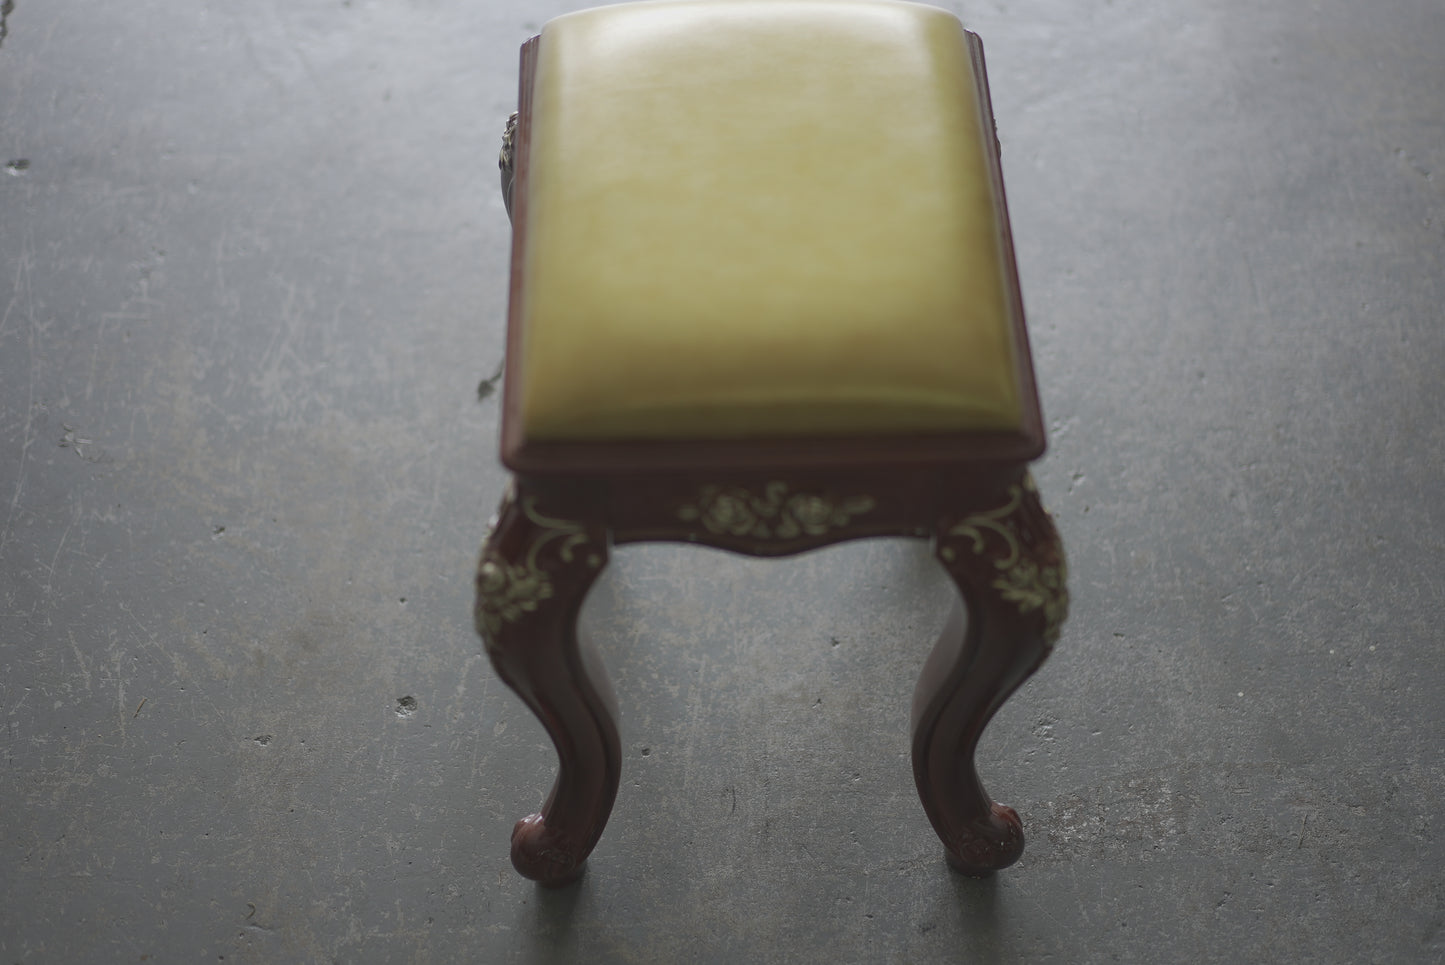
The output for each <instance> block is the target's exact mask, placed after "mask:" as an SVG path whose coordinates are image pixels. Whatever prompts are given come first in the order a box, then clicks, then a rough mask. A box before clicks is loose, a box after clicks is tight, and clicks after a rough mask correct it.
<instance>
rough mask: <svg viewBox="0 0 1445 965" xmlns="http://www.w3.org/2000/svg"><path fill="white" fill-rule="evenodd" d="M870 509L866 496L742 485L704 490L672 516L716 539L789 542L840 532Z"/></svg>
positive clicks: (781, 485)
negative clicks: (839, 496)
mask: <svg viewBox="0 0 1445 965" xmlns="http://www.w3.org/2000/svg"><path fill="white" fill-rule="evenodd" d="M874 505H875V502H874V500H873V497H871V496H849V497H846V498H843V499H833V498H831V497H828V496H823V495H819V494H816V493H790V492H789V486H788V484H787V483H785V482H769V483H766V484H765V485H764V486H763V487H762V491H761V492H754V491H753V490H751V489H748V488H747V487H744V486H730V487H729V486H717V485H707V486H703V487H702V489H701V490H699V492H698V495H697V499H696V500H695V501H694V502H691V503H687V504H685V505H684V506H682V507H681V508H680V509H678V511H677V517H678V519H681V520H682V521H683V522H687V523H694V522H695V523H701V524H702V526H703V528H704V529H706V530H707V531H708V532H710V533H715V534H717V535H719V536H742V537H749V538H751V539H762V540H772V539H775V540H789V539H797V538H799V537H803V536H822V535H823V534H825V533H827V532H828V531H829V530H834V529H841V528H842V527H844V526H847V525H848V524H849V523H850V522H852V520H853V517H855V516H861V515H863V514H864V513H867V512H870V511H871V510H872V509H873V507H874Z"/></svg>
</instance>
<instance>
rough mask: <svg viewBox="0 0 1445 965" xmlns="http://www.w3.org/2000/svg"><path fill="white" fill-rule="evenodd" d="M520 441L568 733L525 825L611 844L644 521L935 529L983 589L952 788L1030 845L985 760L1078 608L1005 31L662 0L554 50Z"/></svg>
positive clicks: (508, 138) (518, 539)
mask: <svg viewBox="0 0 1445 965" xmlns="http://www.w3.org/2000/svg"><path fill="white" fill-rule="evenodd" d="M503 144H504V147H503V155H502V180H503V190H504V194H505V196H506V199H507V205H508V211H509V213H510V214H511V216H512V220H513V247H512V264H511V285H510V302H509V312H508V334H507V359H506V371H505V381H504V388H503V403H502V442H501V449H502V461H503V463H504V464H505V465H506V466H507V467H508V468H509V469H510V470H511V471H512V473H513V483H512V486H511V488H510V489H509V491H508V493H507V494H506V496H505V497H504V498H503V500H502V504H501V508H500V509H499V511H498V515H497V517H496V518H495V519H494V521H493V524H492V528H491V531H490V532H489V534H488V536H487V539H486V544H485V546H484V548H483V551H482V557H481V563H480V565H479V567H478V571H477V596H476V622H477V628H478V630H479V632H480V633H481V635H482V637H483V639H484V640H485V643H486V648H487V653H488V655H489V657H490V658H491V661H492V664H493V666H494V667H495V669H496V671H497V673H498V674H499V676H500V677H501V678H502V679H503V680H504V681H505V682H506V683H507V685H508V686H509V687H511V688H512V690H514V691H515V692H516V693H517V694H518V695H519V696H520V697H521V698H522V700H523V701H525V702H526V704H527V706H528V707H529V708H531V710H532V711H533V712H534V713H535V714H536V715H537V718H538V719H539V720H540V721H541V722H542V724H543V725H544V726H545V728H546V730H547V733H548V735H549V736H550V737H551V739H552V741H553V743H554V745H555V747H556V750H557V755H558V758H559V768H558V773H557V778H556V782H555V784H554V785H553V787H552V790H551V792H550V793H549V794H548V795H547V798H546V801H545V803H544V804H543V805H542V809H541V811H540V812H539V813H537V814H533V815H531V816H529V817H525V818H523V819H522V820H521V821H519V822H518V823H517V825H516V828H515V830H514V831H513V835H512V862H513V864H514V865H515V866H516V868H517V870H518V871H519V872H521V873H522V874H523V875H525V876H527V877H528V878H532V879H534V880H537V881H539V882H542V883H543V884H547V885H564V884H567V883H569V882H571V881H574V880H576V878H577V877H578V876H580V875H581V873H582V869H583V862H584V861H585V859H586V858H587V856H588V854H590V853H591V851H592V850H593V848H594V847H595V846H596V844H597V842H598V839H599V838H600V837H601V835H602V831H603V827H604V826H605V824H606V822H607V818H608V816H609V814H610V813H611V810H612V805H613V802H614V800H615V798H616V794H617V788H618V784H619V781H620V778H621V769H622V751H621V742H620V739H619V735H618V726H617V709H616V701H615V698H614V696H613V692H612V688H611V685H610V684H609V683H608V680H607V676H606V673H605V671H604V670H603V667H602V663H601V661H600V659H599V658H598V656H597V653H596V651H595V650H594V648H593V647H592V646H591V644H590V643H589V641H588V639H587V636H586V633H585V628H582V627H579V626H578V613H579V611H580V609H581V606H582V601H583V598H584V597H585V596H586V594H587V591H588V589H589V587H590V586H591V585H592V584H593V582H594V581H595V580H596V579H597V577H598V575H599V574H600V573H601V572H602V570H603V568H604V567H605V566H606V565H607V560H608V555H609V552H610V550H611V547H613V546H615V545H620V544H624V543H633V542H641V541H658V540H669V541H681V542H688V543H696V544H700V545H707V546H714V547H720V548H723V549H728V550H732V551H735V552H739V553H745V554H750V555H754V556H786V555H789V554H794V553H799V552H802V551H805V550H811V549H815V548H817V547H821V546H826V545H829V544H832V543H837V542H840V541H843V540H850V539H858V538H863V537H877V536H900V537H910V538H917V539H926V540H929V541H930V542H931V544H932V546H933V550H934V554H935V555H936V557H937V559H938V560H939V562H940V563H941V564H942V565H943V567H944V569H945V570H946V571H947V573H948V574H949V576H950V577H951V578H952V582H953V583H954V584H955V585H956V587H957V589H958V598H957V600H956V602H955V605H954V607H953V612H952V615H951V617H950V619H949V620H948V622H947V624H946V626H945V627H944V629H943V631H942V634H941V635H940V637H939V640H938V643H937V645H936V646H935V647H934V649H933V651H932V653H931V654H930V656H929V657H928V659H927V661H926V662H925V665H924V667H923V670H922V674H921V676H920V678H919V681H918V685H917V689H916V691H915V694H914V699H913V709H912V745H913V747H912V753H913V770H914V777H915V780H916V783H917V786H918V793H919V797H920V799H921V800H922V802H923V807H924V810H925V811H926V813H927V815H928V818H929V820H930V821H931V822H932V824H933V827H934V828H935V830H936V831H937V832H938V835H939V837H940V838H941V839H942V841H943V844H944V847H945V850H946V853H947V857H948V860H949V863H950V864H951V865H952V866H953V867H954V868H956V869H958V870H959V871H962V872H964V873H966V874H971V875H981V874H987V873H989V872H992V871H995V870H997V869H1000V868H1003V867H1006V866H1007V865H1009V864H1011V863H1012V862H1014V861H1015V860H1017V859H1018V857H1019V855H1020V854H1021V853H1022V850H1023V832H1022V826H1021V823H1020V820H1019V817H1018V815H1017V814H1016V813H1015V812H1014V810H1013V809H1012V808H1009V807H1006V806H1004V805H1001V804H997V803H995V802H994V801H993V800H992V799H991V798H990V797H989V796H988V794H987V793H986V792H985V790H984V788H983V785H982V783H981V782H980V780H979V777H978V774H977V772H976V770H975V767H974V752H975V748H976V746H977V744H978V740H979V737H980V735H981V733H982V732H983V729H984V727H985V726H986V725H987V723H988V722H989V720H990V719H991V718H992V717H993V716H994V714H995V712H997V710H998V709H999V707H1000V706H1002V704H1003V702H1004V701H1005V700H1006V699H1007V698H1008V696H1009V695H1010V694H1011V693H1012V692H1013V691H1014V690H1015V689H1016V688H1017V687H1018V686H1019V685H1020V684H1022V683H1023V681H1024V680H1026V679H1027V678H1028V677H1029V675H1031V674H1032V673H1033V672H1034V671H1035V670H1036V669H1037V668H1038V667H1039V665H1040V664H1041V663H1042V662H1043V660H1044V659H1045V658H1046V657H1047V655H1048V653H1049V650H1050V648H1051V647H1052V645H1053V643H1054V641H1055V640H1056V639H1057V638H1058V635H1059V628H1060V625H1061V624H1062V622H1063V620H1064V618H1065V615H1066V611H1067V607H1068V594H1067V590H1066V588H1065V564H1064V558H1063V552H1062V549H1061V547H1060V544H1059V541H1058V537H1057V534H1056V532H1055V530H1054V526H1053V524H1052V522H1051V521H1050V519H1049V517H1048V515H1047V514H1046V513H1045V512H1044V510H1043V508H1042V507H1041V505H1040V502H1039V498H1038V494H1037V492H1036V490H1035V487H1034V485H1033V482H1032V480H1031V478H1030V476H1029V473H1028V465H1029V463H1030V462H1031V461H1032V460H1034V459H1036V458H1038V457H1039V456H1040V455H1041V454H1042V452H1043V449H1044V429H1043V420H1042V416H1041V414H1040V409H1039V403H1038V396H1037V390H1036V387H1035V384H1034V376H1033V369H1032V363H1031V361H1030V357H1029V349H1028V341H1027V333H1026V331H1025V327H1024V318H1023V312H1022V306H1021V296H1020V293H1019V287H1018V280H1017V272H1016V269H1015V265H1014V256H1013V248H1012V242H1011V240H1010V236H1009V226H1008V216H1007V210H1006V207H1005V202H1004V193H1003V182H1002V178H1001V174H1000V170H999V161H998V149H997V142H996V140H995V136H994V129H993V116H992V110H991V108H990V105H989V98H988V88H987V80H986V76H985V71H984V60H983V49H982V45H981V43H980V41H979V39H978V37H977V36H975V35H974V34H971V33H969V32H967V31H965V30H964V29H963V27H962V25H961V24H960V23H959V22H958V20H957V19H956V18H954V17H953V16H952V15H950V14H948V13H946V12H944V11H941V10H938V9H936V8H933V7H927V6H922V5H916V4H910V3H895V2H887V0H691V2H670V0H657V2H643V3H631V4H622V5H619V6H612V7H603V8H597V9H594V10H587V11H582V12H580V13H574V14H569V15H566V16H563V17H560V18H558V19H556V20H552V21H550V22H548V23H547V24H546V25H545V26H544V28H543V30H542V32H541V34H540V35H539V36H538V37H534V38H532V39H531V40H529V41H528V42H527V43H526V44H525V45H524V46H523V48H522V64H521V85H520V96H519V104H518V112H517V114H516V115H514V117H513V119H512V121H511V122H509V125H508V129H507V133H506V135H505V138H504V142H503Z"/></svg>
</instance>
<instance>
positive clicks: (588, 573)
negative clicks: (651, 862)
mask: <svg viewBox="0 0 1445 965" xmlns="http://www.w3.org/2000/svg"><path fill="white" fill-rule="evenodd" d="M606 562H607V535H606V531H605V530H604V529H603V528H601V527H597V526H588V525H585V524H583V523H580V522H573V521H571V520H564V519H556V518H552V517H550V516H548V515H545V514H544V513H543V512H542V511H540V510H539V509H538V499H537V497H536V496H535V495H534V494H531V493H528V492H527V490H526V488H525V486H523V487H522V488H521V489H520V491H518V492H516V493H515V494H513V493H509V494H508V495H507V496H506V497H504V498H503V500H502V505H501V508H500V509H499V510H498V514H497V519H496V522H495V525H494V527H493V529H492V531H491V533H490V534H489V535H488V537H487V542H486V545H485V547H484V548H483V550H482V559H481V563H480V565H479V566H478V568H477V598H476V610H475V614H476V623H477V630H478V632H479V633H480V634H481V635H482V639H483V640H484V641H485V642H486V647H487V655H488V656H489V657H490V658H491V661H492V666H493V667H494V668H495V669H496V671H497V675H498V676H500V677H501V678H502V680H503V682H505V683H506V684H507V686H509V687H511V688H512V690H514V691H515V692H516V693H517V695H518V696H519V697H521V698H522V700H523V701H524V702H525V703H526V704H527V706H528V707H530V708H531V710H532V712H533V713H534V714H536V715H537V719H538V720H540V721H541V722H542V724H543V726H544V727H545V728H546V729H547V733H548V735H549V736H550V737H551V738H552V743H553V744H554V745H555V747H556V749H557V758H558V769H557V779H556V782H555V783H554V784H553V785H552V790H551V792H550V793H549V794H548V795H547V799H546V803H544V804H543V805H542V810H541V811H540V812H539V813H537V814H533V815H529V816H528V817H525V818H523V819H522V820H520V821H518V822H517V825H516V827H515V828H514V829H513V831H512V864H513V865H515V866H516V868H517V870H518V871H519V872H521V873H522V874H523V875H525V876H526V877H528V878H531V879H533V880H534V881H538V882H541V883H542V884H544V885H549V886H554V887H555V886H561V885H566V884H569V883H571V882H573V881H575V880H577V879H578V878H579V877H581V875H582V868H583V862H584V861H585V860H586V858H587V855H589V854H590V853H591V852H592V849H593V848H594V847H595V846H596V845H597V841H598V839H599V838H600V837H601V836H602V829H603V828H604V827H605V826H606V824H607V818H608V816H609V815H610V814H611V813H612V804H613V802H614V801H615V800H616V797H617V785H618V782H619V780H620V779H621V773H622V746H621V741H620V739H619V737H618V731H617V710H616V699H615V698H614V697H613V694H612V687H611V684H610V683H609V682H608V680H607V674H606V672H605V671H604V670H603V668H602V664H601V661H600V660H599V659H598V658H597V656H596V653H595V651H594V650H593V649H592V647H591V645H590V644H589V643H588V642H587V640H586V639H585V637H583V636H581V635H579V631H578V627H577V615H578V612H579V611H580V610H581V607H582V600H583V598H584V597H585V596H586V595H587V590H588V589H589V588H590V587H591V585H592V583H593V581H595V580H596V578H597V576H598V574H599V573H601V571H602V568H603V566H605V565H606Z"/></svg>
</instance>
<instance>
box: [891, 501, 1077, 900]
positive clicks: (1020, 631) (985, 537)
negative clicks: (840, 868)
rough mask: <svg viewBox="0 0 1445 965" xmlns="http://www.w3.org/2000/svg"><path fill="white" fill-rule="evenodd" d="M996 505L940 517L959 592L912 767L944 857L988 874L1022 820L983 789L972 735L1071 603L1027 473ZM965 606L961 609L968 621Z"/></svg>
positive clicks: (940, 537)
mask: <svg viewBox="0 0 1445 965" xmlns="http://www.w3.org/2000/svg"><path fill="white" fill-rule="evenodd" d="M994 505H995V507H996V508H993V509H990V510H987V511H984V512H974V513H970V514H967V515H964V514H959V515H955V516H951V517H949V518H946V519H944V520H943V521H942V523H941V525H940V526H939V529H938V531H937V545H936V548H935V552H936V553H937V555H938V558H939V560H940V561H942V563H943V565H944V568H945V569H946V570H947V571H948V574H949V576H950V577H952V579H953V581H954V583H955V584H956V585H957V586H958V589H959V591H960V593H961V595H962V603H961V604H960V603H956V604H955V605H954V608H953V612H952V614H951V615H950V617H949V621H948V624H947V626H945V627H944V630H943V633H942V635H941V636H940V638H939V641H938V645H937V646H936V647H934V649H933V652H932V653H931V654H930V655H929V657H928V661H927V663H926V664H925V666H924V669H923V674H922V676H921V677H920V678H919V681H918V687H917V689H916V690H915V692H914V697H913V776H914V780H915V781H916V782H917V784H918V794H919V797H920V798H921V799H922V801H923V808H924V810H925V811H926V812H927V814H928V818H929V820H930V821H931V822H932V823H933V827H934V829H935V830H936V831H937V832H938V835H939V837H940V838H942V839H943V843H944V847H945V848H946V849H947V855H948V862H949V864H950V865H952V866H953V867H954V868H955V869H956V870H958V871H961V872H963V873H964V874H968V875H977V876H981V875H986V874H989V873H991V872H993V871H997V870H999V869H1000V868H1006V867H1008V866H1009V865H1011V864H1013V863H1014V862H1015V861H1017V860H1018V858H1019V856H1020V855H1021V854H1022V853H1023V849H1024V836H1023V824H1022V822H1021V821H1020V820H1019V816H1018V814H1017V812H1015V811H1014V809H1013V808H1010V807H1007V806H1005V805H1002V804H997V803H995V802H994V801H993V800H992V799H990V798H989V796H988V793H987V792H986V791H985V790H984V787H983V784H982V783H981V782H980V781H979V778H978V772H977V771H976V770H975V768H974V752H975V750H976V748H977V747H978V740H979V737H980V736H981V735H982V733H983V730H984V728H985V727H986V726H987V725H988V722H989V721H990V720H991V719H992V718H993V715H994V714H995V713H996V712H997V711H998V709H999V708H1000V707H1002V706H1003V703H1004V701H1005V700H1007V699H1008V697H1009V695H1010V694H1012V693H1013V692H1014V691H1015V690H1016V689H1017V688H1018V687H1019V686H1020V685H1021V684H1022V683H1023V682H1024V681H1025V680H1027V679H1028V678H1029V676H1030V675H1031V674H1033V672H1034V671H1035V670H1037V669H1038V668H1039V665H1040V664H1042V663H1043V662H1044V659H1045V658H1046V657H1047V656H1048V655H1049V651H1050V649H1051V648H1052V647H1053V644H1054V641H1055V640H1057V639H1058V635H1059V627H1060V625H1061V624H1062V623H1063V621H1064V617H1065V616H1066V614H1067V611H1068V591H1067V589H1066V588H1065V586H1064V579H1065V564H1064V557H1063V548H1062V546H1061V545H1060V544H1059V539H1058V534H1057V533H1056V531H1055V530H1054V525H1053V522H1052V521H1051V520H1050V519H1049V517H1048V514H1047V513H1045V512H1044V510H1043V507H1042V506H1041V505H1040V504H1039V499H1038V493H1037V491H1036V490H1035V489H1034V486H1033V481H1032V480H1031V479H1030V478H1029V477H1027V476H1025V477H1024V478H1023V479H1022V480H1021V481H1020V482H1018V483H1016V484H1013V485H1010V486H1008V487H1007V489H1006V491H1005V492H1003V493H1001V494H1000V495H999V496H998V499H997V502H996V503H995V504H994ZM964 605H966V606H967V619H966V630H965V615H964Z"/></svg>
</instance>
